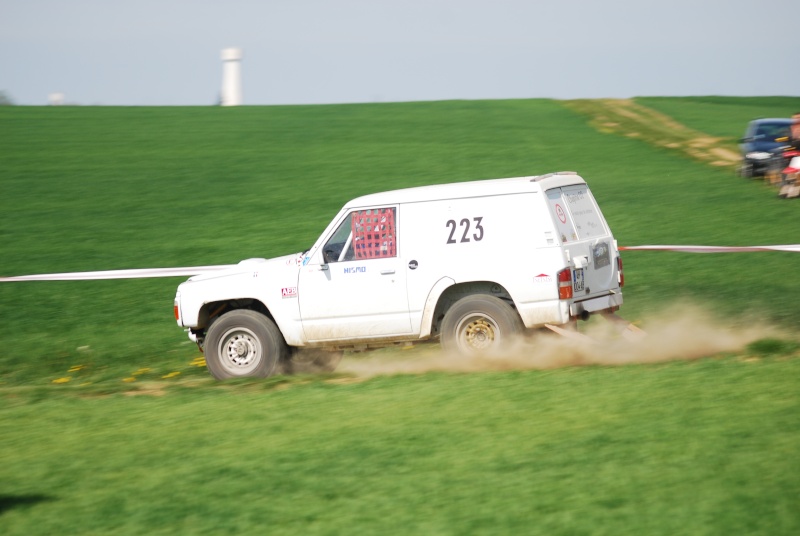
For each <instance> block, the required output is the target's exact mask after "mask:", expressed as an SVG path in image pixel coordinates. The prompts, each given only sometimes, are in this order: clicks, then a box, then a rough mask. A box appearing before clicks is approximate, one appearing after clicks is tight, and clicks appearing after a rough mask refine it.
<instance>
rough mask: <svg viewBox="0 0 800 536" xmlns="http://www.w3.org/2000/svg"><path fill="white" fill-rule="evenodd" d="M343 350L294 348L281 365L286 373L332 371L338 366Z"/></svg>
mask: <svg viewBox="0 0 800 536" xmlns="http://www.w3.org/2000/svg"><path fill="white" fill-rule="evenodd" d="M343 354H344V352H330V351H327V350H320V349H317V348H302V349H301V348H296V349H294V351H293V352H292V354H291V356H290V357H289V360H288V361H286V362H285V363H284V365H283V372H284V373H286V374H315V373H318V372H333V371H334V370H336V367H337V366H339V362H340V361H341V360H342V355H343Z"/></svg>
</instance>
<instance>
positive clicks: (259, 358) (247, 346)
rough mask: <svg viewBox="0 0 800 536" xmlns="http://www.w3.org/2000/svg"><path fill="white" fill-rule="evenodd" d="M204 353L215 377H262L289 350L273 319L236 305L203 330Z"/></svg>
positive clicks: (269, 372)
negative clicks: (206, 331) (204, 331)
mask: <svg viewBox="0 0 800 536" xmlns="http://www.w3.org/2000/svg"><path fill="white" fill-rule="evenodd" d="M204 347H205V356H206V366H207V367H208V371H209V372H210V373H211V375H212V376H214V378H216V379H218V380H224V379H227V378H242V377H256V378H265V377H267V376H270V375H272V374H274V373H275V372H276V369H277V366H278V363H279V362H281V361H282V360H284V359H285V358H286V356H287V354H288V347H287V346H286V341H284V339H283V335H281V332H280V330H278V327H277V326H276V325H275V323H274V322H273V321H272V320H270V319H269V318H267V317H266V316H264V315H263V314H261V313H257V312H255V311H250V310H246V309H239V310H235V311H231V312H229V313H226V314H224V315H223V316H222V317H220V318H219V320H217V321H216V322H214V323H213V324H211V327H210V328H209V330H208V333H207V334H206V339H205V345H204Z"/></svg>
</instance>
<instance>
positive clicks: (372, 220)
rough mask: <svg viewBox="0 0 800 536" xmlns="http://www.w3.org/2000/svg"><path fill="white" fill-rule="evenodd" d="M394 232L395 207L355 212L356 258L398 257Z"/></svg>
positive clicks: (354, 240)
mask: <svg viewBox="0 0 800 536" xmlns="http://www.w3.org/2000/svg"><path fill="white" fill-rule="evenodd" d="M394 233H395V229H394V209H393V208H375V209H369V210H358V211H356V212H353V248H354V249H355V252H356V259H382V258H385V257H396V256H397V244H396V243H395V240H394Z"/></svg>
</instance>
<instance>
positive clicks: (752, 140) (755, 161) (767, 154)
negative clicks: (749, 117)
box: [739, 118, 792, 177]
mask: <svg viewBox="0 0 800 536" xmlns="http://www.w3.org/2000/svg"><path fill="white" fill-rule="evenodd" d="M791 124H792V120H791V119H788V118H786V119H783V118H773V119H756V120H755V121H750V123H748V125H747V130H746V131H745V133H744V137H743V138H742V139H741V140H739V143H740V145H739V147H740V148H741V150H742V165H741V167H740V168H739V174H740V175H741V176H742V177H760V176H762V175H764V173H765V172H766V171H767V170H768V169H769V166H770V161H771V160H772V159H773V155H774V153H775V151H777V150H778V149H779V148H780V147H783V146H784V145H786V140H783V141H776V140H777V139H778V138H785V137H787V136H789V127H790V126H791Z"/></svg>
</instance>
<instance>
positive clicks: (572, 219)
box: [547, 185, 608, 243]
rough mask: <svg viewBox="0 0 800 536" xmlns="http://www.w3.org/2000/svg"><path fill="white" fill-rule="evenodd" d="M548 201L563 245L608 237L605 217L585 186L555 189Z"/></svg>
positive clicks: (548, 196)
mask: <svg viewBox="0 0 800 536" xmlns="http://www.w3.org/2000/svg"><path fill="white" fill-rule="evenodd" d="M547 199H548V202H549V204H550V210H551V212H552V213H553V219H554V221H555V223H556V229H557V230H558V234H559V238H560V239H561V242H562V243H569V242H575V241H577V240H589V239H592V238H599V237H602V236H607V235H608V230H607V229H606V226H605V223H604V222H603V217H602V216H601V215H600V210H599V209H598V208H597V204H596V203H595V202H594V197H592V193H591V192H590V191H589V188H588V187H587V186H584V185H578V186H567V187H564V188H553V189H552V190H548V191H547Z"/></svg>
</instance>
